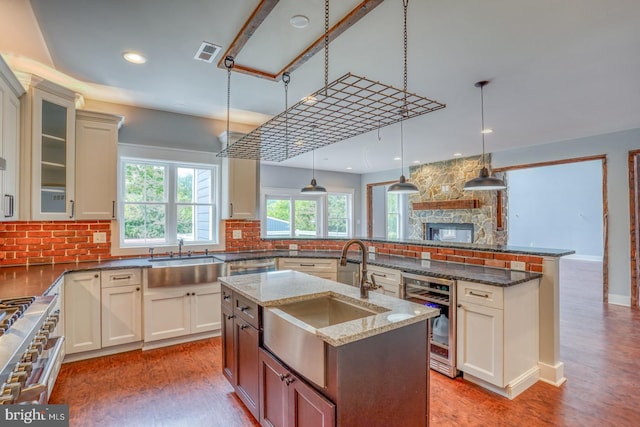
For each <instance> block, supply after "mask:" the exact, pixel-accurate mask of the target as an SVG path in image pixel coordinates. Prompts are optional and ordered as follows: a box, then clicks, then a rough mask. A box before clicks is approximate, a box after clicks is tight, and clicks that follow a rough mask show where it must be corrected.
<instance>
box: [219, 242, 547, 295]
mask: <svg viewBox="0 0 640 427" xmlns="http://www.w3.org/2000/svg"><path fill="white" fill-rule="evenodd" d="M213 255H214V257H215V258H218V259H220V260H222V261H225V262H230V261H244V260H249V259H263V258H293V257H299V258H335V259H338V258H340V252H339V251H262V252H235V253H224V254H213ZM349 261H350V262H360V257H359V256H356V255H355V254H354V253H353V252H349ZM367 263H369V264H371V265H378V266H380V267H388V268H395V269H398V270H402V271H403V272H407V273H413V274H421V275H427V276H434V277H442V278H446V279H454V280H467V281H469V282H476V283H484V284H487V285H493V286H502V287H505V286H513V285H517V284H520V283H525V282H528V281H529V280H533V279H538V278H540V277H542V274H541V273H534V272H530V271H518V270H505V269H501V268H493V267H484V266H481V265H472V264H461V263H456V262H444V261H431V260H421V259H417V258H410V257H400V256H393V255H380V254H367Z"/></svg>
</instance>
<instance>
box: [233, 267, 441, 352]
mask: <svg viewBox="0 0 640 427" xmlns="http://www.w3.org/2000/svg"><path fill="white" fill-rule="evenodd" d="M220 281H221V282H222V283H223V284H225V285H227V286H229V287H230V288H231V289H232V290H233V291H235V292H238V293H239V294H241V295H242V296H244V297H245V298H248V299H249V300H251V301H253V302H255V303H256V304H258V305H261V306H262V307H274V306H278V305H281V304H286V303H290V302H295V301H302V300H306V299H312V298H317V297H320V296H329V295H332V296H336V297H337V298H339V299H344V300H346V301H351V302H354V303H356V304H359V305H363V306H365V307H368V308H370V309H373V310H374V311H384V312H381V313H379V314H372V315H371V316H368V317H365V318H362V319H358V320H352V321H349V322H345V323H340V324H338V325H333V326H328V327H325V328H319V329H316V335H317V336H318V337H319V338H321V339H322V340H323V341H325V342H326V343H328V344H330V345H332V346H334V347H337V346H340V345H343V344H347V343H350V342H354V341H358V340H361V339H363V338H367V337H370V336H373V335H377V334H380V333H383V332H386V331H390V330H393V329H397V328H401V327H403V326H405V325H410V324H413V323H417V322H420V321H422V320H425V319H429V318H431V317H436V316H438V314H439V313H440V311H439V310H437V309H433V308H429V307H426V306H422V305H419V304H414V303H412V302H409V301H405V300H401V299H398V298H393V297H388V296H385V295H382V294H378V293H375V292H370V293H369V298H368V299H366V300H363V299H361V298H360V290H359V289H358V288H356V287H353V286H348V285H342V284H340V283H336V282H333V281H331V280H326V279H321V278H319V277H315V276H310V275H308V274H305V273H300V272H297V271H291V270H285V271H273V272H269V273H258V274H246V275H240V276H226V277H221V278H220Z"/></svg>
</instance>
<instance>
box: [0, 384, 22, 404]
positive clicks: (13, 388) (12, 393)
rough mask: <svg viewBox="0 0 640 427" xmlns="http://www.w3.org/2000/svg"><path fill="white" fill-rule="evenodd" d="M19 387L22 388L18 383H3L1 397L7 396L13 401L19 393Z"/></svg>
mask: <svg viewBox="0 0 640 427" xmlns="http://www.w3.org/2000/svg"><path fill="white" fill-rule="evenodd" d="M20 389H22V386H21V385H20V384H18V383H5V385H4V388H3V389H2V395H1V396H2V397H3V398H4V397H9V398H10V399H11V400H12V401H15V399H17V398H18V395H19V394H20Z"/></svg>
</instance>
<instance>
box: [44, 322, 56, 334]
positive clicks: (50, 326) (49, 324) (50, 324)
mask: <svg viewBox="0 0 640 427" xmlns="http://www.w3.org/2000/svg"><path fill="white" fill-rule="evenodd" d="M55 328H56V324H55V323H53V322H50V321H47V322H44V325H42V329H48V330H49V332H53V330H54V329H55Z"/></svg>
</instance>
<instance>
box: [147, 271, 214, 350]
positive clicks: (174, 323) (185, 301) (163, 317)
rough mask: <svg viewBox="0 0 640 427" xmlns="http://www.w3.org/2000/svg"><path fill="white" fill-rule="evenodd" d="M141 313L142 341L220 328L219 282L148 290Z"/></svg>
mask: <svg viewBox="0 0 640 427" xmlns="http://www.w3.org/2000/svg"><path fill="white" fill-rule="evenodd" d="M144 310H145V311H144V340H145V341H146V342H149V341H158V340H163V339H166V338H175V337H180V336H184V335H190V334H195V333H199V332H208V331H214V330H217V329H220V326H221V324H222V322H221V309H220V283H217V282H216V283H211V284H204V285H197V286H184V287H175V288H149V289H148V290H147V292H145V295H144Z"/></svg>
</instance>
